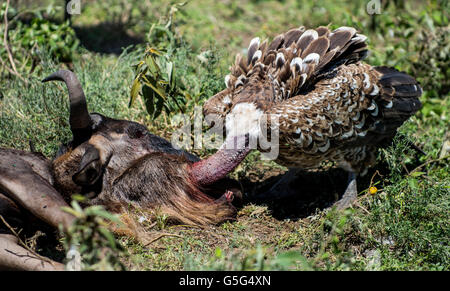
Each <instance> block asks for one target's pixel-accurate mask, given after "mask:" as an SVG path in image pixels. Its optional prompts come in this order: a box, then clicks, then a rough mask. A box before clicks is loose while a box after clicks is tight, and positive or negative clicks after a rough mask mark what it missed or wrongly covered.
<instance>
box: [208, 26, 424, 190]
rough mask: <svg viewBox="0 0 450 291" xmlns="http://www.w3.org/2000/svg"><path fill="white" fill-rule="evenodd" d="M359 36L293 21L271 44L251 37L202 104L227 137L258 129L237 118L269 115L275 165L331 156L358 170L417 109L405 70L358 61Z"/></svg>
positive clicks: (308, 163)
mask: <svg viewBox="0 0 450 291" xmlns="http://www.w3.org/2000/svg"><path fill="white" fill-rule="evenodd" d="M365 40H366V37H365V36H364V35H361V34H358V33H357V31H356V29H354V28H351V27H340V28H338V29H335V30H333V31H330V30H329V29H328V28H327V27H319V28H317V29H308V30H305V28H304V27H300V28H297V29H291V30H289V31H288V32H286V33H284V34H280V35H278V36H276V37H275V38H274V39H273V41H272V42H271V43H270V44H268V43H267V41H264V42H263V43H261V44H260V41H259V38H255V39H253V40H252V41H251V44H250V47H249V50H248V56H247V59H245V58H243V57H242V56H240V55H237V56H236V61H235V64H234V65H233V66H232V67H231V68H230V71H231V73H230V74H229V75H228V76H226V77H225V83H226V85H227V88H226V89H225V90H223V91H221V92H219V93H218V94H216V95H215V96H213V97H211V99H210V100H208V101H207V102H206V103H205V105H204V114H205V115H209V114H215V115H217V116H220V118H222V119H224V121H226V122H225V124H226V129H227V133H228V135H230V134H231V135H242V134H249V135H250V136H252V135H253V136H255V135H260V134H261V130H260V129H257V130H255V127H252V126H250V128H251V129H252V130H250V131H248V132H243V131H242V130H240V129H239V128H236V124H249V123H250V124H251V123H259V122H260V119H259V118H260V116H261V115H262V114H268V115H272V116H276V117H278V122H275V123H273V124H270V128H272V129H274V128H278V129H279V136H280V141H279V145H280V147H279V156H278V158H277V160H276V162H278V163H279V164H281V165H285V166H287V167H293V168H313V167H317V166H319V164H320V163H321V162H322V161H325V160H331V161H335V162H337V164H338V165H339V166H341V167H342V168H344V169H346V170H347V171H349V172H351V173H356V174H358V173H362V172H364V171H365V170H366V169H367V167H369V166H371V165H373V163H374V162H375V158H374V157H375V153H376V149H377V148H379V147H381V146H383V145H385V144H386V142H388V141H390V140H391V139H392V138H393V136H394V135H395V133H396V130H397V128H398V127H399V126H400V125H401V124H402V123H403V122H404V121H405V120H407V119H408V118H409V117H410V116H411V115H413V114H414V113H415V112H416V111H417V110H418V109H419V108H420V107H421V103H420V101H419V99H418V98H419V97H420V95H421V93H422V90H421V88H420V86H419V84H418V83H417V82H416V81H415V80H414V78H412V77H410V76H408V75H407V74H405V73H402V72H399V71H397V70H395V69H393V68H388V67H372V66H370V65H368V64H365V63H363V62H362V60H363V59H364V58H365V56H366V55H367V53H368V50H367V45H366V43H365ZM250 118H252V120H249V119H250ZM257 127H259V125H258V126H257ZM355 185H356V184H355Z"/></svg>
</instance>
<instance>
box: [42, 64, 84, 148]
mask: <svg viewBox="0 0 450 291" xmlns="http://www.w3.org/2000/svg"><path fill="white" fill-rule="evenodd" d="M48 81H63V82H64V83H66V86H67V89H68V90H69V99H70V120H69V121H70V129H71V130H72V134H73V146H74V147H76V146H78V145H79V144H81V143H83V142H84V141H86V140H88V139H89V138H90V137H91V134H92V120H91V117H90V116H89V111H88V108H87V104H86V97H85V96H84V92H83V88H81V84H80V81H79V80H78V78H77V76H76V75H75V74H74V73H73V72H71V71H69V70H59V71H57V72H55V73H53V74H51V75H50V76H48V77H47V78H45V79H44V80H42V82H48Z"/></svg>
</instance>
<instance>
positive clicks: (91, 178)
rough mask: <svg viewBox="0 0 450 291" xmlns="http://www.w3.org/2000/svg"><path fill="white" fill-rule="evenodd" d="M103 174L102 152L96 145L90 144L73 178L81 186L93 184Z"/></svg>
mask: <svg viewBox="0 0 450 291" xmlns="http://www.w3.org/2000/svg"><path fill="white" fill-rule="evenodd" d="M101 174H102V164H101V161H100V153H99V151H98V150H97V149H96V148H95V147H94V146H92V145H89V146H88V148H87V149H86V152H85V153H84V155H83V158H82V159H81V162H80V165H79V167H78V171H77V173H76V174H75V175H73V177H72V180H73V181H74V182H75V184H77V185H80V186H92V185H94V184H95V182H97V180H98V179H99V178H100V176H101Z"/></svg>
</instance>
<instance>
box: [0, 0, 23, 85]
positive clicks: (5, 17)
mask: <svg viewBox="0 0 450 291" xmlns="http://www.w3.org/2000/svg"><path fill="white" fill-rule="evenodd" d="M8 8H9V0H6V8H5V15H4V24H5V32H4V33H3V44H4V46H5V49H6V52H7V53H8V59H9V62H10V63H11V67H12V71H11V70H10V69H9V68H8V67H7V66H6V65H5V67H6V68H7V69H8V71H9V72H10V73H12V74H14V75H15V76H17V77H19V78H20V79H21V80H22V81H24V82H25V84H28V81H27V80H25V79H24V78H23V77H22V76H21V75H20V74H19V73H18V72H17V68H16V64H15V63H14V58H13V56H12V53H11V50H10V49H9V44H8ZM2 63H3V61H2ZM3 64H4V63H3Z"/></svg>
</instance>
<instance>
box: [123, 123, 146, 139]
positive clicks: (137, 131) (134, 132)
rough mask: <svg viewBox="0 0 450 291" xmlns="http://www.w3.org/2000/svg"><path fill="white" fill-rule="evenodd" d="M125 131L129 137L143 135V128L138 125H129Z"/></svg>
mask: <svg viewBox="0 0 450 291" xmlns="http://www.w3.org/2000/svg"><path fill="white" fill-rule="evenodd" d="M127 133H128V136H129V137H130V138H141V137H143V136H144V134H145V130H144V129H143V128H140V127H138V126H130V127H129V128H128V130H127Z"/></svg>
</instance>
